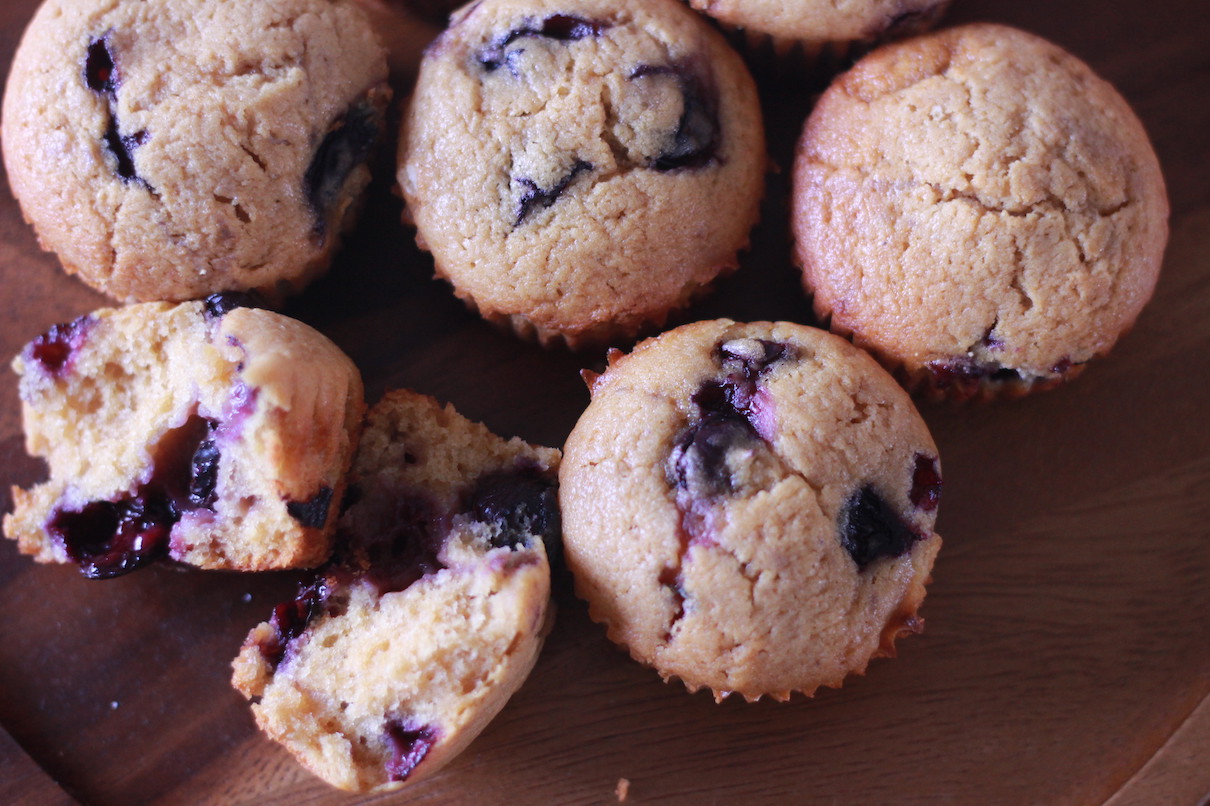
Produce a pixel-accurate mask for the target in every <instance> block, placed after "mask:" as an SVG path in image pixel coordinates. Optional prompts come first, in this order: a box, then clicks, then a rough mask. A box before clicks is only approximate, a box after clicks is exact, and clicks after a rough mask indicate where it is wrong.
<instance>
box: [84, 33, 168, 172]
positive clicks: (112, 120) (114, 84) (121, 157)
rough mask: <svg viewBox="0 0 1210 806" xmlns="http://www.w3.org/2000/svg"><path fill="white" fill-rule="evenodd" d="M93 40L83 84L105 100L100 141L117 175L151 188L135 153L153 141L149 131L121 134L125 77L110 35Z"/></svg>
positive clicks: (89, 49)
mask: <svg viewBox="0 0 1210 806" xmlns="http://www.w3.org/2000/svg"><path fill="white" fill-rule="evenodd" d="M111 33H112V31H111V32H109V33H106V34H105V35H104V36H102V37H99V38H97V39H93V40H91V41H90V42H89V43H88V51H87V53H86V54H85V57H84V85H85V86H86V87H88V88H89V89H90V90H92V91H93V92H95V93H97V94H98V95H100V96H102V97H103V98H105V102H106V106H107V120H106V123H105V133H104V134H103V135H102V137H101V139H102V141H103V142H104V143H105V149H106V150H107V151H108V152H109V154H110V156H112V157H113V159H114V166H113V169H114V173H115V174H117V176H118V178H120V179H121V180H122V182H123V183H125V184H130V183H131V182H134V183H136V184H139V185H142V186H143V187H145V188H147V189H150V188H151V186H150V185H149V184H148V183H147V181H146V180H145V179H143V178H142V177H140V176H139V175H138V172H137V171H136V170H135V165H134V151H135V149H137V148H138V147H139V146H141V145H143V144H144V143H146V142H147V141H148V140H149V139H150V137H151V136H150V135H149V134H148V133H147V131H146V130H143V131H138V132H134V133H133V134H122V133H121V127H120V126H119V124H118V111H117V106H118V89H119V88H120V87H121V85H122V74H121V71H120V70H119V68H118V63H117V59H115V58H114V52H113V50H112V49H111V46H110V34H111Z"/></svg>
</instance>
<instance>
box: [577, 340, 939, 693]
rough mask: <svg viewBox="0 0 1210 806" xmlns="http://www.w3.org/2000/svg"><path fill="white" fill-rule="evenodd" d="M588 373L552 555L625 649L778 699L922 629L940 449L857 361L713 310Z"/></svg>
mask: <svg viewBox="0 0 1210 806" xmlns="http://www.w3.org/2000/svg"><path fill="white" fill-rule="evenodd" d="M588 377H589V385H590V388H591V390H592V402H591V403H590V405H589V406H588V409H587V410H586V411H585V412H584V415H583V416H582V417H581V418H580V421H579V422H578V423H577V424H576V426H575V428H574V429H573V431H572V433H571V435H570V436H569V438H568V440H567V444H566V445H565V446H564V456H563V464H562V466H561V469H560V474H559V483H560V491H559V503H560V506H561V508H562V512H563V539H564V552H565V557H566V560H567V565H568V567H569V568H570V569H571V571H572V572H573V574H574V575H575V584H576V591H577V593H578V594H579V595H580V596H581V597H583V598H584V599H586V600H587V602H588V607H589V614H590V615H591V616H592V618H593V619H594V620H596V621H598V622H602V623H604V624H605V625H606V628H607V630H608V634H609V637H610V639H612V640H613V641H614V642H616V643H618V644H620V645H621V646H623V647H626V648H627V649H628V650H629V651H630V653H631V655H632V656H633V657H635V658H636V659H637V660H639V661H641V662H643V663H646V664H649V665H651V666H653V667H655V669H656V670H657V671H658V672H659V673H660V675H661V676H663V677H664V678H665V679H669V678H672V677H677V678H680V679H681V680H682V681H683V682H684V683H685V685H686V686H687V687H688V688H689V689H690V690H691V691H696V690H697V689H699V688H703V687H705V688H709V689H711V690H712V691H713V692H714V695H715V697H716V699H722V698H723V697H725V696H727V695H728V694H730V693H732V692H738V693H739V694H741V695H743V696H744V697H745V698H746V699H748V700H755V699H758V698H760V697H762V696H765V695H768V696H772V697H774V698H776V699H787V698H788V697H789V696H790V694H791V693H792V692H794V691H801V692H803V693H805V694H811V693H812V692H814V691H815V689H816V688H817V687H819V686H839V685H840V684H841V682H842V681H843V680H844V678H845V676H846V675H848V674H852V673H860V672H862V671H864V669H865V668H866V664H867V663H868V662H869V660H870V659H871V658H873V657H878V656H881V655H891V654H893V653H894V644H895V640H896V638H898V637H899V636H901V635H904V634H907V633H912V632H918V631H919V630H920V629H921V627H922V623H923V622H922V621H921V619H920V618H919V617H918V616H917V608H918V607H919V605H920V603H921V601H922V600H923V599H924V585H925V582H926V581H927V579H928V575H929V571H930V569H931V568H932V565H933V559H934V557H935V556H936V554H937V551H938V550H939V549H940V546H941V538H940V537H939V536H938V535H937V534H936V533H935V532H934V522H935V520H936V510H937V505H938V501H939V498H940V493H941V468H940V461H939V459H938V456H937V448H936V445H935V444H934V443H933V440H932V438H931V437H930V435H929V432H928V429H927V428H926V426H925V424H924V422H923V421H922V420H921V419H920V416H919V414H917V412H916V409H915V408H914V407H913V405H912V403H911V400H910V399H909V397H908V395H907V393H906V392H905V391H904V390H903V389H902V388H901V387H900V386H899V385H898V384H896V383H895V381H894V379H892V378H891V377H890V376H889V375H888V374H887V373H886V372H885V371H884V370H883V369H882V368H881V367H879V366H878V364H877V363H876V362H875V361H874V360H873V359H872V358H870V357H869V355H867V354H866V353H864V352H863V351H861V350H859V349H857V348H856V347H854V346H853V345H852V344H849V343H848V342H847V341H845V340H844V339H842V338H840V337H838V336H833V335H831V334H828V333H825V332H824V331H821V330H817V329H814V328H808V327H805V326H802V325H795V324H789V323H767V322H764V323H761V322H758V323H752V324H738V323H735V322H731V321H729V320H716V321H708V322H697V323H694V324H691V325H685V326H683V327H680V328H677V329H675V330H671V331H669V332H667V333H664V334H663V335H661V336H659V337H657V338H655V339H651V340H648V341H646V342H643V343H642V344H640V345H639V346H638V347H637V348H636V349H635V350H634V352H633V353H631V354H630V355H627V356H622V355H621V354H620V353H617V352H615V353H613V354H612V355H611V358H610V365H609V367H608V369H607V370H606V371H605V373H604V374H603V375H600V376H596V377H593V376H591V375H589V376H588Z"/></svg>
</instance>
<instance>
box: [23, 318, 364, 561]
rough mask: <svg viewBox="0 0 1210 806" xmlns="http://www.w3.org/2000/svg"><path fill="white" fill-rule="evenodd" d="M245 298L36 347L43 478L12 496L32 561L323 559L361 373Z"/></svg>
mask: <svg viewBox="0 0 1210 806" xmlns="http://www.w3.org/2000/svg"><path fill="white" fill-rule="evenodd" d="M239 302H240V300H239V299H238V298H236V297H234V296H232V295H224V296H217V295H216V296H215V297H212V298H210V299H209V300H207V301H206V302H188V303H182V304H180V305H171V304H169V303H163V302H149V303H142V304H139V305H132V306H128V307H126V308H117V309H114V308H107V309H102V310H99V311H95V312H93V313H92V314H89V315H88V316H84V317H81V318H79V319H77V320H75V321H74V322H71V323H68V324H65V325H58V326H56V327H53V328H51V329H50V330H49V331H47V332H46V333H45V334H43V335H42V336H40V337H38V338H37V339H35V340H34V341H32V342H30V343H29V344H28V345H27V346H26V348H25V350H24V351H23V352H22V353H21V355H20V356H18V357H17V359H16V361H15V362H14V368H15V369H16V371H17V373H18V374H19V375H20V376H21V382H20V391H21V402H22V417H23V421H24V426H25V438H26V448H27V450H28V451H29V452H30V454H32V455H34V456H40V457H43V458H45V459H46V462H47V464H48V465H49V466H50V479H49V480H48V481H46V482H43V483H42V484H39V485H37V486H35V487H33V488H32V489H30V490H28V491H25V490H21V489H18V488H14V489H13V500H14V502H15V505H16V506H15V510H14V512H13V513H12V514H11V515H6V516H5V518H4V534H5V535H6V536H7V537H9V538H10V539H13V540H16V541H17V543H18V546H19V548H20V549H21V552H22V553H24V554H31V555H33V556H34V558H35V559H36V560H38V561H39V562H58V563H75V564H77V565H79V566H80V568H81V570H82V571H83V573H84V574H85V575H86V576H89V577H93V578H106V577H113V576H117V575H119V574H124V573H126V572H128V571H132V570H134V569H136V568H139V567H140V566H143V565H146V564H148V563H151V562H157V561H160V560H175V561H177V562H181V563H186V564H189V565H193V566H196V567H199V568H210V569H233V570H242V571H261V570H270V569H278V568H307V567H313V566H316V565H318V564H320V563H322V562H324V561H325V560H327V558H328V555H329V554H330V553H331V549H332V529H333V526H334V524H335V522H336V509H337V507H336V504H337V503H338V502H339V501H340V498H341V495H342V491H343V490H344V474H345V471H346V469H347V468H348V465H349V461H350V459H351V457H352V455H353V446H354V444H355V443H356V439H357V432H358V429H359V428H360V424H361V416H362V413H363V412H364V409H365V403H364V401H363V396H362V384H361V376H360V374H359V373H358V372H357V368H356V367H355V366H353V362H352V361H350V360H349V359H348V357H346V356H345V355H344V353H342V352H341V351H340V350H339V349H338V348H337V347H336V346H335V345H334V344H332V342H330V341H328V339H326V338H324V336H322V335H321V334H320V333H318V332H317V331H315V330H313V329H311V328H310V327H308V326H306V325H304V324H302V323H301V322H297V321H295V320H293V319H289V318H287V317H284V316H281V315H279V314H276V313H272V312H270V311H264V310H257V309H254V308H247V307H235V306H236V305H238V304H239Z"/></svg>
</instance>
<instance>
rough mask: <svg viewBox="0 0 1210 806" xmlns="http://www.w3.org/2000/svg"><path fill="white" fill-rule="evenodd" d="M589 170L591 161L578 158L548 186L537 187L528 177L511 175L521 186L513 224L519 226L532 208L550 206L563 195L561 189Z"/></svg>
mask: <svg viewBox="0 0 1210 806" xmlns="http://www.w3.org/2000/svg"><path fill="white" fill-rule="evenodd" d="M591 170H592V163H590V162H585V161H584V160H580V159H578V160H576V161H575V162H574V163H573V164H572V166H571V170H570V171H568V172H567V173H566V174H565V175H564V176H563V178H561V179H560V180H559V181H558V182H556V183H555V184H554V186H552V187H550V188H541V187H538V184H537V183H536V182H534V180H532V179H529V178H528V177H524V176H521V177H513V182H515V183H516V184H517V185H518V186H519V187H520V188H521V195H520V196H518V198H517V206H516V211H515V213H514V218H513V226H514V227H518V226H520V225H521V224H522V223H523V222H524V221H525V219H527V218H528V217H529V215H530V213H532V212H533V211H534V210H537V209H545V208H547V207H550V206H551V205H552V204H554V203H555V201H557V200H558V198H559V196H561V195H563V191H565V190H567V188H568V187H569V186H570V185H571V183H572V182H574V181H575V180H576V177H578V176H579V175H580V174H582V173H586V172H588V171H591Z"/></svg>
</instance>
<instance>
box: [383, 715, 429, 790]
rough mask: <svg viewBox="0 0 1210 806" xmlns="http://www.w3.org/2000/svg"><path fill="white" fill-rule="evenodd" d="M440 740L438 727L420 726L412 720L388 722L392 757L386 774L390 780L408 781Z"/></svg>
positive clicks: (387, 733)
mask: <svg viewBox="0 0 1210 806" xmlns="http://www.w3.org/2000/svg"><path fill="white" fill-rule="evenodd" d="M439 738H440V731H439V730H438V728H437V726H436V725H418V724H416V723H415V722H413V721H411V720H406V721H405V720H398V719H396V720H391V721H390V722H388V723H387V726H386V739H387V744H388V745H389V746H390V748H391V757H390V759H388V760H387V763H386V772H387V776H388V777H389V778H390V780H392V781H406V780H407V778H408V776H409V775H411V774H412V771H413V770H415V769H416V767H417V766H418V765H419V764H420V762H422V761H424V757H425V756H427V755H428V754H429V751H430V750H432V749H433V745H435V744H436V743H437V740H438V739H439Z"/></svg>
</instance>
